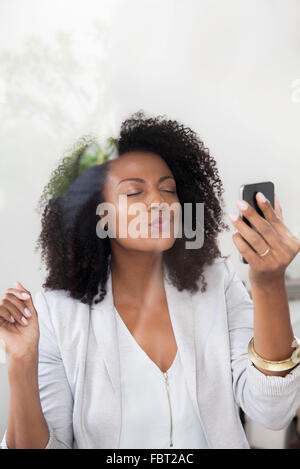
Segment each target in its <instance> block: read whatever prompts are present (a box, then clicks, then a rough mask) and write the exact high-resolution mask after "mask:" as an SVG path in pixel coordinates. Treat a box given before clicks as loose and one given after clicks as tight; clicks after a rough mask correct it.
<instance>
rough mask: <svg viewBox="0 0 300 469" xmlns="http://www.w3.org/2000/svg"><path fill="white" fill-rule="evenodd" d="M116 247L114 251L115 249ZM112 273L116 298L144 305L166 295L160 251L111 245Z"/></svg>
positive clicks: (117, 300)
mask: <svg viewBox="0 0 300 469" xmlns="http://www.w3.org/2000/svg"><path fill="white" fill-rule="evenodd" d="M116 251H117V252H116ZM110 268H111V275H112V286H113V296H114V299H115V301H116V302H120V303H132V302H133V301H134V304H135V305H136V306H137V307H147V306H150V305H154V304H156V303H157V302H160V301H161V299H162V298H164V296H165V292H164V284H163V257H162V252H152V251H151V252H144V251H131V250H125V249H122V248H121V249H119V247H118V248H117V249H114V250H113V249H112V254H111V262H110Z"/></svg>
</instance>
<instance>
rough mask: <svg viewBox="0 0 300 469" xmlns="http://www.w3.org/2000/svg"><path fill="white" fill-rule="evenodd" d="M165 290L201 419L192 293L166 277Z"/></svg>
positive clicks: (177, 340)
mask: <svg viewBox="0 0 300 469" xmlns="http://www.w3.org/2000/svg"><path fill="white" fill-rule="evenodd" d="M164 285H165V292H166V297H167V302H168V307H169V313H170V318H171V322H172V326H173V331H174V335H175V340H176V343H177V347H178V350H179V354H180V357H181V362H182V367H183V372H184V375H185V380H186V384H187V387H188V391H189V393H190V398H191V400H192V403H193V405H194V408H195V411H196V413H197V415H198V417H199V419H200V415H199V408H198V401H197V387H196V386H197V381H196V349H195V337H194V330H195V327H194V314H195V312H194V308H193V304H192V300H191V296H190V293H189V292H188V291H186V290H183V291H179V290H177V288H176V287H175V286H174V285H172V284H171V283H170V282H168V280H167V278H166V276H165V278H164Z"/></svg>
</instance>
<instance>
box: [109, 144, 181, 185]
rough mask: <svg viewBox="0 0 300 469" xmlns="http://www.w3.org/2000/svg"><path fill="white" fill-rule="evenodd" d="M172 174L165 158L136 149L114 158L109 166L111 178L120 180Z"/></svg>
mask: <svg viewBox="0 0 300 469" xmlns="http://www.w3.org/2000/svg"><path fill="white" fill-rule="evenodd" d="M161 176H172V172H171V170H170V169H169V167H168V165H167V163H166V162H165V161H164V159H163V158H162V157H161V156H160V155H158V154H156V153H151V152H143V151H135V152H128V153H124V154H123V155H121V156H120V157H119V158H117V159H116V160H113V161H112V163H111V165H110V168H109V179H110V180H114V181H117V182H118V181H119V180H121V179H124V178H127V177H141V178H143V179H145V180H147V179H152V178H159V177H161Z"/></svg>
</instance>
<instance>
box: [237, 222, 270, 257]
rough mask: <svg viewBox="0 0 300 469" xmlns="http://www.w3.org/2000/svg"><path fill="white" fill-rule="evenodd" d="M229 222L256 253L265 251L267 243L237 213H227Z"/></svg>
mask: <svg viewBox="0 0 300 469" xmlns="http://www.w3.org/2000/svg"><path fill="white" fill-rule="evenodd" d="M229 216H230V219H231V222H232V223H233V225H234V226H235V228H236V229H237V230H238V232H239V233H240V235H241V236H242V238H244V240H246V241H247V243H248V244H249V245H250V246H251V247H252V249H254V251H256V252H257V253H262V252H265V251H266V249H267V248H268V247H269V245H268V244H267V243H266V241H265V240H264V239H263V238H262V237H261V236H260V234H259V233H257V232H256V231H255V230H254V229H253V228H251V227H250V226H248V225H247V223H245V222H244V220H243V219H242V218H241V217H239V216H238V215H235V216H234V215H233V214H231V213H230V214H229Z"/></svg>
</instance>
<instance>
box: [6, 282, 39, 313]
mask: <svg viewBox="0 0 300 469" xmlns="http://www.w3.org/2000/svg"><path fill="white" fill-rule="evenodd" d="M9 290H10V289H8V290H7V291H6V293H5V295H4V298H6V299H7V300H9V301H10V302H11V303H13V304H14V305H15V306H16V307H17V308H18V309H19V311H20V313H21V314H22V315H24V316H26V318H31V317H32V314H31V312H30V311H29V309H28V308H27V306H26V304H24V301H21V300H20V299H19V298H17V297H16V296H15V295H13V294H12V293H10V292H9Z"/></svg>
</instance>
